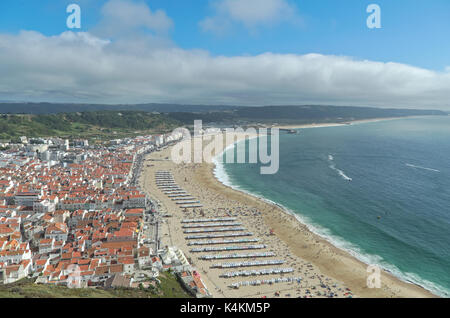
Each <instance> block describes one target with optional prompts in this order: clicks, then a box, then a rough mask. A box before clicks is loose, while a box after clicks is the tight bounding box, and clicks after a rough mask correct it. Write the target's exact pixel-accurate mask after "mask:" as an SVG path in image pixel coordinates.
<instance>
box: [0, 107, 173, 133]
mask: <svg viewBox="0 0 450 318" xmlns="http://www.w3.org/2000/svg"><path fill="white" fill-rule="evenodd" d="M179 126H180V123H179V122H178V121H177V120H176V119H173V118H169V117H168V116H166V115H163V114H154V113H148V112H134V111H120V112H117V111H96V112H82V113H78V112H77V113H61V114H50V115H19V114H16V115H11V114H4V115H0V139H2V140H8V139H12V138H16V137H19V136H28V137H50V136H59V137H74V138H75V137H84V138H100V139H114V138H119V137H124V136H132V135H137V134H141V133H143V132H148V133H163V132H169V131H172V130H173V129H174V128H176V127H179Z"/></svg>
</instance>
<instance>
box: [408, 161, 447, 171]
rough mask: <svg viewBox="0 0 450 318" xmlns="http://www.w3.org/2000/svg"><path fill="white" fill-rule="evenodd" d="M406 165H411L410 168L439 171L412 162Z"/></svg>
mask: <svg viewBox="0 0 450 318" xmlns="http://www.w3.org/2000/svg"><path fill="white" fill-rule="evenodd" d="M406 166H408V167H411V168H416V169H422V170H428V171H433V172H440V171H439V170H436V169H432V168H427V167H421V166H416V165H412V164H410V163H407V164H406Z"/></svg>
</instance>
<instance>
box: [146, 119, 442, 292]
mask: <svg viewBox="0 0 450 318" xmlns="http://www.w3.org/2000/svg"><path fill="white" fill-rule="evenodd" d="M325 125H332V124H325ZM334 125H336V124H334ZM291 128H293V127H291ZM295 128H299V126H296V127H295ZM243 138H245V135H239V139H243ZM227 146H228V144H227V143H226V142H224V144H223V148H225V147H227ZM222 150H223V149H221V150H220V151H219V150H218V151H217V153H220V152H221V151H222ZM214 167H215V165H214V164H213V163H201V164H194V163H192V164H175V163H174V162H173V161H172V160H171V147H169V148H166V149H164V150H162V151H159V152H154V153H152V154H150V155H148V156H147V158H146V162H145V163H144V172H143V174H142V176H141V180H140V181H141V184H142V185H143V188H144V189H145V190H146V191H147V192H148V194H149V195H150V196H151V197H152V198H153V199H156V200H157V201H158V203H159V204H160V207H161V210H162V211H164V212H167V213H168V214H170V215H171V217H168V218H165V223H164V224H163V226H162V246H165V245H169V246H176V247H178V248H180V249H181V250H183V252H184V253H185V255H186V257H187V258H188V260H189V261H190V262H191V264H193V266H195V267H196V268H197V269H198V271H199V272H200V274H201V276H202V279H203V280H204V282H205V284H206V285H207V287H208V289H209V291H210V292H211V294H212V295H213V297H226V298H228V297H239V298H246V297H251V298H259V297H264V296H265V297H275V296H276V297H305V296H306V297H324V296H329V295H333V296H334V297H385V298H391V297H435V296H434V295H433V294H431V293H430V292H428V291H426V290H425V289H423V288H421V287H420V286H416V285H413V284H409V283H405V282H402V281H400V280H399V279H397V278H396V277H394V276H392V275H390V274H389V273H386V272H382V274H381V288H372V289H371V288H368V287H367V278H368V275H369V274H368V273H367V271H366V270H367V265H366V264H364V263H362V262H360V261H359V260H357V259H356V258H355V257H353V256H351V255H350V254H349V253H347V252H345V251H343V250H340V249H338V248H336V247H334V246H333V245H331V244H330V243H329V242H327V241H326V240H324V239H322V238H321V237H319V236H318V235H316V234H314V233H312V232H310V231H309V230H308V228H307V227H306V226H305V225H303V224H301V223H300V222H299V221H298V220H297V219H296V218H295V217H294V216H292V215H289V214H287V213H286V212H285V211H284V210H282V209H281V208H279V207H277V206H275V205H272V204H270V203H267V202H265V201H263V200H261V199H258V198H256V197H253V196H251V195H248V194H245V193H243V192H240V191H236V190H234V189H231V188H229V187H227V186H225V185H223V184H222V183H220V182H219V181H218V180H217V179H216V178H215V177H214V173H213V171H214ZM158 171H168V172H170V173H171V175H172V176H173V179H174V180H175V182H176V184H177V185H178V186H179V187H180V188H182V189H183V190H185V191H187V193H188V194H189V195H190V196H191V197H193V198H195V200H198V201H200V203H201V205H203V206H202V207H201V208H195V209H187V210H184V209H182V208H180V205H177V203H176V201H174V200H172V199H173V198H169V197H168V195H167V194H165V193H164V192H163V191H162V190H161V189H160V188H158V186H157V184H156V181H155V174H156V173H157V172H158ZM223 217H235V218H236V221H235V222H238V223H240V224H241V225H240V226H241V227H243V228H245V232H251V233H252V236H248V237H245V239H257V240H258V242H256V243H248V244H228V245H251V244H264V245H266V246H267V247H266V248H265V249H261V250H250V251H233V252H229V251H228V252H206V253H193V252H191V251H190V250H191V249H192V248H193V246H189V245H188V243H189V242H190V240H187V239H186V236H188V235H189V234H185V233H183V230H184V229H183V225H184V224H183V223H182V220H183V219H193V218H223ZM271 230H272V231H273V232H271ZM214 234H217V233H214ZM227 239H229V238H227ZM194 247H197V246H194ZM202 247H203V246H202ZM214 247H216V246H214ZM262 252H273V253H274V254H275V255H274V256H271V257H266V258H263V259H260V258H256V259H231V260H230V259H228V260H212V261H209V260H201V259H199V257H200V256H202V255H224V254H231V253H233V254H234V253H239V254H242V253H244V254H245V253H262ZM268 260H282V261H284V263H282V264H280V265H271V266H261V267H256V266H255V267H252V268H236V269H234V268H233V269H222V268H221V269H216V268H214V269H213V268H211V265H213V264H217V263H230V262H243V261H246V262H255V261H268ZM265 268H291V269H293V272H291V273H287V274H274V275H272V274H271V275H264V276H250V277H235V278H223V277H220V275H221V274H224V273H225V272H233V271H243V270H260V269H265ZM280 277H301V278H302V280H301V282H300V283H299V282H297V281H294V282H289V283H279V284H273V285H269V284H264V285H260V286H244V287H240V288H239V289H232V288H229V287H228V286H229V285H230V284H231V283H236V282H240V281H251V280H256V279H270V278H280ZM276 293H277V294H276Z"/></svg>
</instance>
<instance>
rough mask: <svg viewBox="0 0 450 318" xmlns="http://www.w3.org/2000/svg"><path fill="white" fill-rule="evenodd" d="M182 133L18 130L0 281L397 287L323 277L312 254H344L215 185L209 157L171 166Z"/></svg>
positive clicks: (2, 192)
mask: <svg viewBox="0 0 450 318" xmlns="http://www.w3.org/2000/svg"><path fill="white" fill-rule="evenodd" d="M202 134H204V135H206V136H208V134H209V132H208V130H206V131H203V132H202ZM214 134H218V135H220V136H221V137H223V136H222V134H221V133H220V130H218V131H214ZM183 137H184V136H183V134H182V133H179V132H176V131H174V132H172V133H170V134H165V135H149V136H138V137H129V138H123V139H115V140H107V141H100V142H96V143H94V144H90V142H89V141H88V140H83V139H75V140H67V139H61V138H30V139H28V138H27V137H25V136H24V137H21V138H20V140H19V141H18V142H16V143H9V144H7V145H1V146H2V147H3V148H4V149H3V150H2V151H0V284H12V283H15V282H18V281H21V280H22V279H32V280H33V281H34V284H42V285H50V286H65V287H69V288H76V289H98V288H101V289H117V288H126V289H133V288H134V289H142V288H151V286H155V284H157V283H159V284H160V280H159V278H158V277H160V276H161V274H162V273H165V272H167V273H173V274H175V277H176V278H177V281H178V283H179V285H180V286H181V287H182V288H183V290H185V291H186V292H187V293H189V294H190V295H191V296H192V297H197V298H210V297H214V298H216V297H219V298H230V297H231V298H235V297H239V298H269V297H283V298H294V297H295V298H297V297H298V298H312V297H324V298H335V297H338V298H352V297H358V296H359V295H358V293H359V292H363V293H364V292H365V293H374V292H375V293H377V292H382V293H384V294H386V295H389V296H391V297H395V296H396V295H397V294H399V293H403V291H402V290H400V289H399V290H397V289H394V288H395V287H394V286H395V285H390V284H386V285H385V286H384V287H383V288H382V289H379V290H374V289H368V288H367V287H365V288H364V287H363V288H360V290H358V291H357V292H354V291H353V290H352V289H351V288H353V286H356V287H358V284H353V286H348V285H346V284H345V283H343V282H342V281H341V280H337V279H335V278H334V277H333V276H334V275H333V276H331V275H329V274H324V272H323V271H322V270H321V268H319V266H318V264H319V265H320V264H321V262H320V261H321V259H322V258H323V259H324V260H326V261H327V264H329V262H328V261H329V260H330V259H333V260H335V261H336V262H341V263H342V262H343V260H346V259H347V258H345V256H341V255H340V254H339V252H338V251H336V249H334V248H332V247H331V245H330V244H328V243H326V242H323V241H320V240H319V238H318V237H317V236H316V235H314V234H312V233H311V232H310V231H309V230H308V229H307V228H305V227H304V226H302V224H301V223H300V222H298V220H297V219H295V217H293V216H291V215H289V214H288V213H286V212H285V211H283V210H282V209H280V208H279V207H276V206H274V205H272V204H270V203H268V202H265V201H263V200H260V199H258V198H256V197H254V196H250V195H247V194H245V193H242V192H239V191H236V190H234V189H231V188H229V187H227V186H225V185H224V184H222V183H221V182H219V180H218V179H217V176H215V172H214V169H215V168H214V167H216V164H217V163H216V164H214V163H201V164H198V163H176V162H174V160H172V158H171V155H172V150H173V149H174V148H173V147H174V146H175V145H179V144H180V143H183V142H188V143H189V144H190V145H191V143H190V140H187V141H185V140H184V138H183ZM248 137H249V136H247V134H245V133H242V134H237V139H238V140H243V139H246V138H248ZM206 139H208V138H205V140H203V141H204V142H205V141H206ZM228 142H231V143H235V142H236V141H234V140H229V141H228ZM228 146H230V144H227V142H225V143H224V144H223V149H225V148H227V147H228ZM195 149H196V148H195V147H194V152H195ZM223 149H216V151H218V152H216V153H215V154H214V156H218V155H220V153H221V151H223ZM191 150H192V149H191ZM216 168H217V167H216ZM286 235H288V236H286ZM300 238H301V243H298V242H299V239H300ZM292 239H295V240H296V242H297V243H295V244H292V243H291V244H288V243H287V242H290V240H292ZM306 247H308V248H306ZM304 251H306V252H307V254H303V253H304ZM303 255H305V256H303ZM311 256H312V258H313V259H314V262H312V261H311ZM355 269H358V271H361V273H359V272H358V275H360V276H362V277H364V276H363V275H365V273H364V274H363V273H362V272H363V271H365V268H364V267H363V266H360V267H349V274H348V275H349V276H348V277H349V278H350V277H351V276H352V275H354V274H355V271H354V270H355ZM348 281H350V280H349V279H348ZM361 281H362V282H363V283H364V282H365V280H364V279H363V280H361ZM361 285H363V284H361ZM350 287H351V288H350Z"/></svg>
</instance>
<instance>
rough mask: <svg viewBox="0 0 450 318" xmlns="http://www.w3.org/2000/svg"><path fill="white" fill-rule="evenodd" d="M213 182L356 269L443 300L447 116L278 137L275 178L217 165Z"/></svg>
mask: <svg viewBox="0 0 450 318" xmlns="http://www.w3.org/2000/svg"><path fill="white" fill-rule="evenodd" d="M228 151H231V150H228ZM216 176H217V177H218V178H219V179H220V180H221V181H222V182H224V183H226V184H228V185H231V186H234V187H236V188H239V189H241V190H244V191H246V192H250V193H252V194H254V195H257V196H259V197H263V198H265V199H267V200H270V201H273V202H275V203H277V204H280V205H282V206H283V207H285V208H286V210H288V211H289V212H291V213H294V214H295V215H296V216H298V217H299V219H300V220H302V222H304V223H306V224H308V225H309V226H310V228H311V230H313V231H314V232H316V233H318V234H320V235H322V236H324V237H326V238H327V239H329V240H330V241H331V242H333V243H334V244H335V245H337V246H339V247H341V248H344V249H346V250H348V251H350V252H351V253H352V254H353V255H355V256H357V257H358V258H359V259H361V260H363V261H364V262H366V263H369V264H379V265H382V267H384V268H385V269H387V270H389V271H391V272H392V273H393V274H395V275H396V276H398V277H400V278H402V279H404V280H408V281H411V282H414V283H417V284H420V285H422V286H424V287H425V288H427V289H429V290H431V291H433V292H434V293H436V294H439V295H441V296H444V297H449V296H450V117H429V118H409V119H400V120H389V121H380V122H372V123H364V124H354V125H349V126H337V127H322V128H309V129H302V130H300V134H298V135H289V134H281V135H280V170H279V172H278V173H277V174H276V175H261V174H260V169H259V165H252V164H220V165H218V167H217V168H216Z"/></svg>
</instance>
